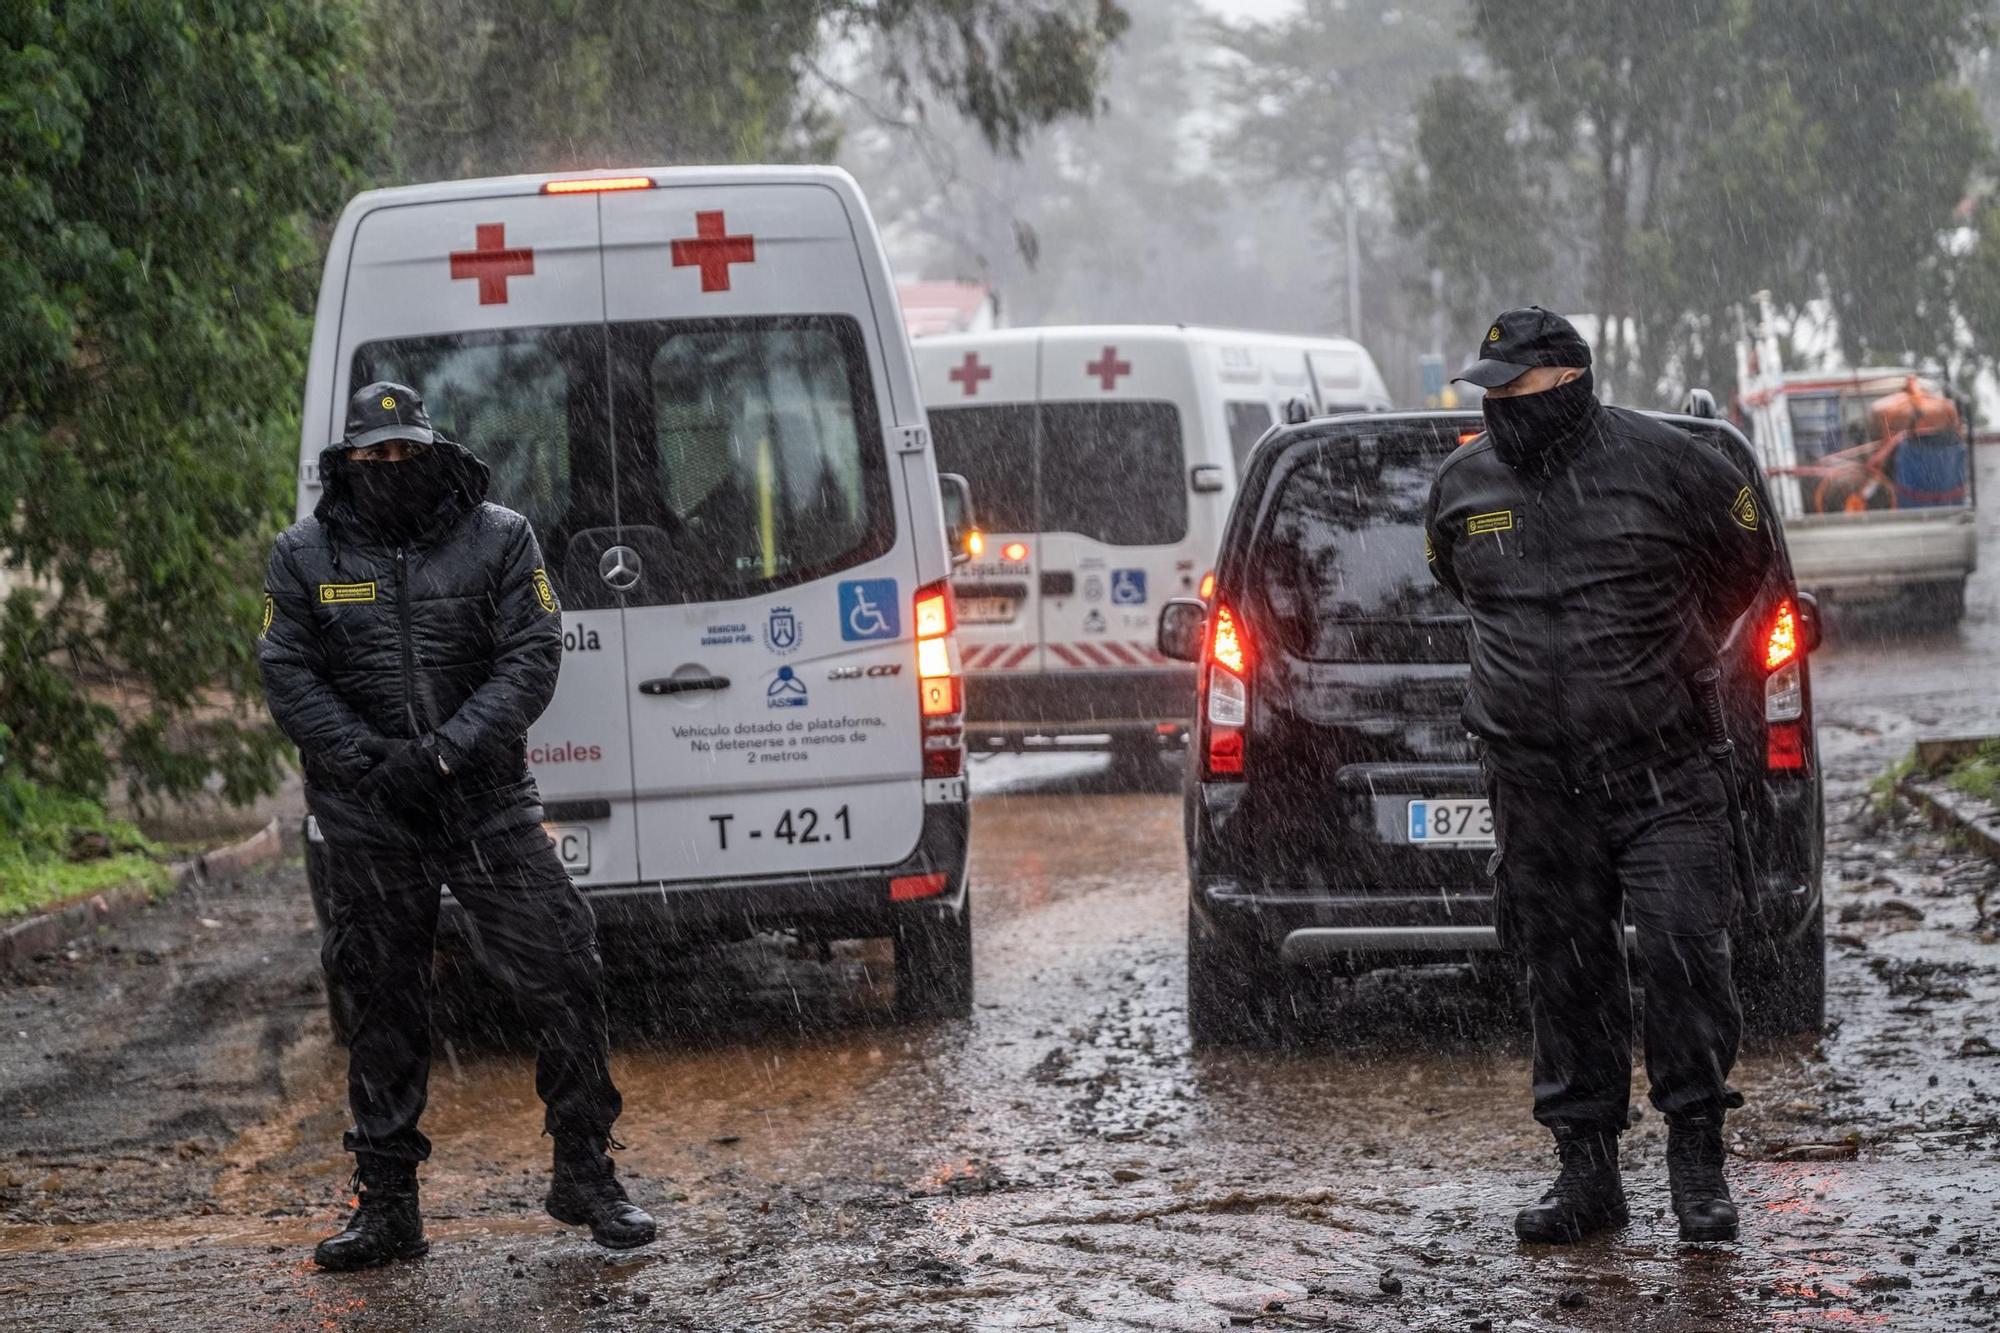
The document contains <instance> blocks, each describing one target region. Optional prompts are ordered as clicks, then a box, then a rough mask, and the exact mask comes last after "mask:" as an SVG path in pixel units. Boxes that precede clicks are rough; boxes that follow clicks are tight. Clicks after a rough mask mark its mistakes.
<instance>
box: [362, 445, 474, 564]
mask: <svg viewBox="0 0 2000 1333" xmlns="http://www.w3.org/2000/svg"><path fill="white" fill-rule="evenodd" d="M449 464H450V460H449V459H447V458H446V457H445V455H444V452H443V451H442V450H440V449H438V448H437V447H436V446H432V447H430V448H428V449H425V450H424V451H423V453H421V454H419V455H418V456H417V457H415V458H407V459H404V460H403V461H402V462H400V463H354V462H350V463H348V464H347V469H346V470H347V492H348V495H349V496H350V497H351V502H352V504H353V507H354V512H355V514H356V515H358V516H359V517H360V518H361V520H362V522H364V523H366V524H367V525H368V526H369V527H371V528H373V529H374V530H375V531H376V532H378V533H380V534H381V535H382V536H383V537H384V538H385V539H387V540H389V541H397V542H400V541H408V540H410V539H411V538H413V537H416V536H419V535H421V534H422V533H423V531H424V529H426V528H428V527H429V526H430V525H431V521H432V519H434V518H435V517H436V515H437V510H438V506H439V505H440V504H441V503H443V501H444V498H445V496H446V495H447V494H449V493H450V491H451V472H450V466H449Z"/></svg>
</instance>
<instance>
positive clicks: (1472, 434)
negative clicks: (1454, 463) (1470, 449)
mask: <svg viewBox="0 0 2000 1333" xmlns="http://www.w3.org/2000/svg"><path fill="white" fill-rule="evenodd" d="M1485 433H1486V432H1485V431H1483V430H1462V431H1460V432H1459V433H1458V442H1459V444H1460V445H1467V444H1471V443H1472V442H1473V441H1474V440H1476V439H1478V438H1479V437H1480V436H1482V435H1484V434H1485Z"/></svg>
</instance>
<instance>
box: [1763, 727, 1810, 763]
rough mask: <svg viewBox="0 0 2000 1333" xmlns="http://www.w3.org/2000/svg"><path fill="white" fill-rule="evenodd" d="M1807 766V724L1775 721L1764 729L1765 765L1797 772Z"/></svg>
mask: <svg viewBox="0 0 2000 1333" xmlns="http://www.w3.org/2000/svg"><path fill="white" fill-rule="evenodd" d="M1805 766H1806V724H1805V723H1803V722H1773V723H1772V724H1771V725H1770V726H1769V727H1767V728H1765V731H1764V767H1766V768H1768V769H1770V770H1771V771H1772V772H1774V773H1796V772H1798V771H1800V770H1801V769H1803V768H1804V767H1805Z"/></svg>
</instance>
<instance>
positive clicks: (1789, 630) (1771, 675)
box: [1760, 600, 1806, 773]
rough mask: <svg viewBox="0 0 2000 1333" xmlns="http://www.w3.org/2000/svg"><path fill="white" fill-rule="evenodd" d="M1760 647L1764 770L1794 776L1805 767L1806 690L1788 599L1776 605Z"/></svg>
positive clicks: (1794, 615)
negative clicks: (1762, 678)
mask: <svg viewBox="0 0 2000 1333" xmlns="http://www.w3.org/2000/svg"><path fill="white" fill-rule="evenodd" d="M1760 647H1761V648H1762V659H1761V660H1762V663H1763V667H1764V671H1765V673H1766V674H1765V677H1764V768H1765V770H1766V771H1767V772H1772V773H1796V772H1800V771H1802V770H1803V769H1804V768H1805V766H1806V727H1805V721H1804V717H1805V711H1806V691H1805V669H1804V663H1803V662H1802V661H1801V660H1800V658H1799V618H1798V613H1797V612H1796V611H1795V610H1794V609H1793V607H1792V604H1791V602H1790V601H1789V600H1787V601H1783V602H1780V603H1778V610H1777V612H1776V613H1775V614H1774V615H1773V616H1772V617H1771V623H1770V625H1769V627H1768V628H1767V629H1766V630H1765V632H1764V635H1763V639H1762V641H1761V644H1760Z"/></svg>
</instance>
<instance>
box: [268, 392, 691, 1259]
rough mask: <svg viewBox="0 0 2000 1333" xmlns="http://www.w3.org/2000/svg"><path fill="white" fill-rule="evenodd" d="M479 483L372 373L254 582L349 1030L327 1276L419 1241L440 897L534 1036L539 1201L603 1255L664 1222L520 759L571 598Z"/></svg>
mask: <svg viewBox="0 0 2000 1333" xmlns="http://www.w3.org/2000/svg"><path fill="white" fill-rule="evenodd" d="M487 475H488V474H487V469H486V465H485V464H484V463H482V462H480V461H479V460H478V459H477V458H475V457H473V456H472V454H471V453H470V452H468V451H467V450H466V449H464V448H463V447H461V446H459V445H457V444H454V443H453V442H452V441H450V440H447V439H446V438H445V437H444V436H443V435H441V434H439V433H438V432H437V430H436V429H435V428H434V427H433V426H432V424H431V420H430V417H429V415H428V414H427V413H426V412H425V411H424V405H423V401H422V400H421V399H420V398H418V396H417V393H416V391H415V390H414V389H412V388H410V387H409V386H408V385H404V384H393V383H386V382H384V383H376V384H370V385H368V386H367V387H366V388H364V389H362V390H360V391H359V392H357V393H356V394H355V395H354V397H353V399H352V400H351V401H350V402H349V404H348V409H347V429H346V433H345V436H344V438H343V439H341V440H340V441H338V442H337V443H335V444H333V445H331V446H329V447H328V448H327V449H326V450H324V451H323V452H322V453H321V454H320V480H321V483H322V485H323V488H324V489H323V493H322V494H321V496H320V500H319V504H318V505H317V506H316V507H315V508H314V510H313V513H312V516H311V517H309V518H306V519H303V520H301V521H300V522H298V523H296V524H294V525H293V526H292V527H290V528H289V529H287V530H286V531H285V532H284V533H283V534H282V535H281V536H280V537H279V538H278V541H277V545H276V547H275V549H274V550H273V551H272V553H271V564H270V570H269V572H268V573H267V575H266V576H265V582H264V627H263V631H262V632H261V634H260V635H259V636H258V645H257V648H258V653H257V655H258V662H259V665H260V667H261V669H262V673H263V679H264V693H265V697H266V699H267V700H268V702H269V704H270V708H271V714H272V716H273V717H275V718H276V719H277V721H278V725H279V726H280V727H281V728H283V729H284V732H285V734H286V735H287V736H289V737H291V739H292V741H293V742H294V743H295V744H296V745H297V746H298V747H299V758H300V761H301V766H302V767H303V768H304V770H305V790H306V805H307V808H309V809H310V810H311V811H312V813H313V817H314V819H316V820H317V821H318V824H319V831H320V835H321V837H322V838H323V839H324V840H325V844H326V857H325V866H326V869H325V880H324V884H323V888H324V897H325V900H326V907H327V915H328V918H329V924H328V929H327V932H326V938H325V940H324V942H323V944H322V946H321V961H322V963H323V964H324V966H325V969H326V983H327V988H328V991H329V992H330V993H331V995H332V996H333V997H334V999H335V1003H334V1005H333V1006H332V1008H333V1009H334V1011H335V1013H336V1014H337V1015H338V1014H344V1015H345V1016H346V1019H345V1023H344V1024H343V1025H344V1026H346V1027H347V1028H348V1029H349V1030H348V1031H345V1032H342V1033H340V1034H338V1035H340V1036H342V1037H344V1038H345V1039H346V1040H347V1042H348V1047H349V1050H348V1065H347V1088H348V1101H349V1104H350V1106H351V1109H352V1110H353V1112H354V1127H353V1128H352V1129H350V1130H349V1131H348V1132H347V1137H346V1143H345V1146H346V1148H347V1150H348V1151H349V1152H351V1153H353V1154H354V1157H355V1189H356V1191H357V1192H358V1194H359V1195H360V1199H359V1206H358V1208H357V1209H356V1211H355V1213H354V1215H353V1217H352V1218H351V1219H350V1220H349V1221H348V1224H347V1227H346V1229H345V1230H343V1231H341V1232H340V1234H338V1235H336V1236H332V1237H329V1238H328V1239H327V1240H325V1241H323V1242H321V1243H320V1245H319V1247H318V1249H316V1250H315V1251H314V1252H313V1259H314V1261H315V1262H316V1263H318V1264H319V1266H320V1267H322V1268H333V1269H350V1268H367V1267H373V1266H375V1265H377V1264H384V1263H389V1262H392V1261H394V1260H398V1259H409V1258H415V1257H416V1256H418V1255H421V1254H423V1253H425V1252H426V1251H427V1250H428V1249H429V1243H428V1242H427V1241H426V1240H425V1239H424V1228H423V1220H422V1217H421V1215H420V1214H419V1212H418V1208H417V1165H418V1163H420V1162H422V1161H423V1160H424V1159H425V1158H427V1157H428V1156H429V1155H430V1150H431V1145H430V1140H428V1139H427V1138H425V1137H424V1135H423V1133H422V1132H421V1131H420V1130H419V1129H418V1128H417V1122H418V1119H419V1118H420V1117H421V1116H422V1114H423V1110H424V1099H425V1089H426V1086H427V1084H428V1081H429V1077H430V1060H431V958H432V953H433V950H434V949H435V947H436V937H437V926H438V909H439V886H440V885H443V886H447V887H449V888H450V890H451V892H452V896H453V898H455V899H456V900H457V902H458V903H459V904H460V905H461V906H462V907H463V908H464V909H465V910H466V912H467V913H468V914H469V915H470V916H471V918H472V920H473V921H474V923H475V924H476V925H477V927H478V930H479V941H480V945H481V959H482V961H484V962H489V963H490V964H491V965H492V966H493V968H494V970H495V971H496V973H498V974H499V978H500V980H502V981H503V982H505V983H506V984H507V985H508V986H509V987H510V988H511V989H512V990H513V991H514V993H515V995H516V997H517V998H518V1000H519V1002H520V1007H521V1011H522V1013H523V1015H524V1016H525V1017H526V1018H527V1020H528V1022H529V1023H530V1024H531V1025H532V1027H533V1030H534V1034H535V1038H536V1044H537V1047H538V1050H537V1055H536V1062H535V1089H536V1091H537V1092H539V1093H540V1094H541V1097H542V1101H543V1102H544V1104H545V1105H546V1107H547V1112H546V1115H545V1116H544V1119H543V1126H544V1129H545V1132H546V1133H548V1134H549V1135H550V1136H551V1137H552V1138H553V1139H554V1149H555V1152H554V1157H555V1171H554V1181H553V1183H552V1185H551V1187H550V1189H549V1193H548V1197H547V1199H546V1205H547V1208H548V1211H549V1213H550V1215H551V1216H553V1217H555V1218H556V1219H557V1220H558V1221H561V1222H565V1223H568V1224H570V1225H573V1226H588V1227H589V1228H590V1231H591V1235H592V1237H593V1238H594V1239H596V1240H597V1241H598V1243H600V1244H602V1245H606V1246H611V1247H614V1248H621V1249H622V1248H626V1247H629V1246H634V1245H643V1244H645V1243H646V1242H648V1241H650V1240H652V1239H653V1235H654V1226H653V1219H652V1218H650V1217H648V1216H647V1215H646V1214H645V1213H644V1212H643V1211H641V1210H640V1209H639V1208H637V1207H636V1206H634V1205H633V1204H632V1203H631V1201H630V1200H629V1199H627V1198H626V1195H625V1190H624V1188H623V1186H621V1185H620V1184H619V1181H618V1177H617V1173H616V1172H615V1171H614V1170H613V1167H612V1163H611V1158H610V1156H609V1149H610V1148H611V1147H612V1146H613V1144H612V1140H611V1126H612V1122H613V1121H615V1120H616V1119H617V1118H618V1112H619V1109H620V1103H619V1097H618V1089H617V1088H616V1087H615V1086H614V1085H613V1084H612V1081H611V1068H610V1052H609V1046H608V1038H607V1036H606V1030H605V1028H606V1025H605V1013H604V1000H603V997H602V986H603V964H602V962H601V960H600V959H599V956H598V950H597V932H596V923H595V922H594V920H593V919H592V917H591V912H590V907H589V905H588V904H586V903H585V902H584V900H583V897H582V895H581V894H580V893H578V891H577V889H576V886H575V885H574V884H573V883H571V882H570V878H569V875H568V873H567V872H566V871H565V870H564V869H563V865H562V861H561V859H560V858H559V857H558V856H557V855H556V852H555V849H554V848H553V847H552V846H551V845H550V842H549V839H548V835H547V834H546V833H544V832H543V831H542V827H541V818H542V806H541V797H540V796H539V795H538V794H537V792H536V790H535V783H534V779H533V778H532V777H530V776H529V773H528V761H527V731H528V726H529V724H530V723H532V722H533V721H534V720H535V719H536V718H537V717H539V716H540V715H541V713H542V710H544V709H545V708H547V707H548V704H549V700H550V698H551V697H552V696H553V695H554V694H555V688H556V676H557V673H558V671H559V670H560V669H561V666H562V654H563V646H562V608H561V607H560V606H559V605H558V604H557V602H556V594H555V587H554V585H553V584H552V583H551V582H550V580H549V577H548V574H547V571H546V570H544V569H543V567H542V555H541V549H540V547H539V546H538V545H537V543H536V541H535V534H534V531H533V530H532V529H531V528H530V527H529V525H528V520H527V519H525V518H523V517H522V516H521V515H520V514H517V513H515V512H514V511H513V510H511V509H504V508H502V507H501V506H499V505H496V504H489V503H487V501H486V484H487Z"/></svg>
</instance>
